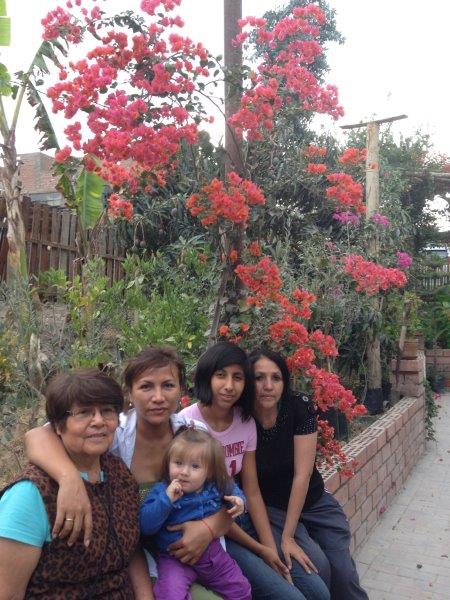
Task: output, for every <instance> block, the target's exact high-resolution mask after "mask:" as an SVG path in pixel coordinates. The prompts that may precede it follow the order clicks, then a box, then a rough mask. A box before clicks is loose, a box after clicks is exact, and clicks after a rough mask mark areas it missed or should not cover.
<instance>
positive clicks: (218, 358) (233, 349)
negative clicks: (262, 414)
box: [194, 342, 254, 421]
mask: <svg viewBox="0 0 450 600" xmlns="http://www.w3.org/2000/svg"><path fill="white" fill-rule="evenodd" d="M230 365H239V366H240V367H242V370H243V372H244V380H245V383H244V389H243V391H242V394H241V397H240V398H239V400H238V401H237V402H236V404H235V406H239V407H240V409H241V411H242V420H244V421H247V420H248V419H249V418H250V416H251V410H252V405H253V397H254V385H253V377H252V375H251V371H250V364H249V361H248V357H247V354H246V353H245V352H244V350H242V348H240V347H239V346H237V345H236V344H230V342H218V343H217V344H214V346H211V348H208V350H206V352H204V353H203V354H202V355H201V356H200V358H199V360H198V363H197V369H196V371H195V376H194V395H195V397H196V398H197V399H198V400H199V401H200V402H201V403H202V404H203V405H204V406H210V405H211V403H212V393H211V378H212V376H213V375H214V373H215V372H216V371H220V369H224V368H225V367H229V366H230Z"/></svg>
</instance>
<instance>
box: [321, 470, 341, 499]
mask: <svg viewBox="0 0 450 600" xmlns="http://www.w3.org/2000/svg"><path fill="white" fill-rule="evenodd" d="M324 483H325V487H326V488H327V490H328V491H329V492H330V493H331V494H334V492H335V491H336V490H337V489H338V488H339V486H340V484H341V479H340V475H339V473H338V472H337V471H336V472H334V473H332V474H331V475H329V476H328V477H326V478H324Z"/></svg>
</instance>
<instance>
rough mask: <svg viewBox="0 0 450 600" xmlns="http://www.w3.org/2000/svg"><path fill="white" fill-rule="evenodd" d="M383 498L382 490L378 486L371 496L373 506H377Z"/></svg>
mask: <svg viewBox="0 0 450 600" xmlns="http://www.w3.org/2000/svg"><path fill="white" fill-rule="evenodd" d="M382 497H383V489H382V486H381V485H379V486H378V487H377V488H376V489H375V490H374V491H373V494H372V501H373V505H374V506H377V504H379V503H380V501H381V499H382Z"/></svg>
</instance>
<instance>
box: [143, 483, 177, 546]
mask: <svg viewBox="0 0 450 600" xmlns="http://www.w3.org/2000/svg"><path fill="white" fill-rule="evenodd" d="M166 488H167V485H165V484H164V483H157V484H155V485H154V486H153V488H152V489H151V490H150V492H149V493H148V494H147V498H146V499H145V501H144V504H142V506H141V510H140V514H139V524H140V528H141V533H143V534H144V535H152V534H154V533H156V532H157V531H159V530H160V529H161V528H162V526H163V525H164V523H165V522H166V521H167V519H168V517H169V515H170V513H171V512H172V509H173V504H172V502H171V500H170V498H169V496H168V495H167V494H166Z"/></svg>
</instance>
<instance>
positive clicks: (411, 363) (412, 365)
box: [391, 358, 420, 373]
mask: <svg viewBox="0 0 450 600" xmlns="http://www.w3.org/2000/svg"><path fill="white" fill-rule="evenodd" d="M391 369H392V371H393V372H394V373H395V372H396V371H397V361H396V360H395V358H394V359H393V360H392V361H391ZM398 371H399V373H414V372H418V371H420V363H419V360H418V359H417V358H413V359H412V360H408V359H404V360H401V361H400V365H399V369H398Z"/></svg>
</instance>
